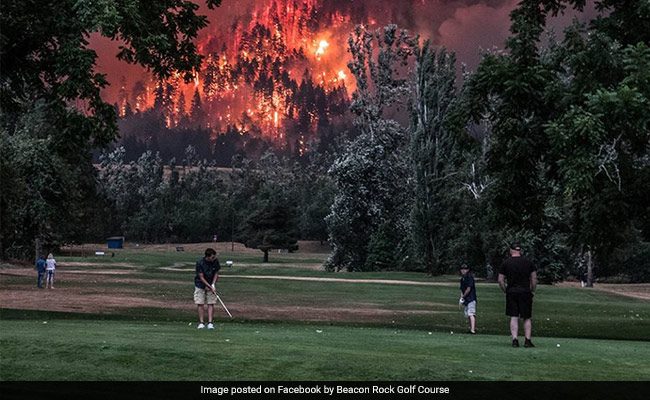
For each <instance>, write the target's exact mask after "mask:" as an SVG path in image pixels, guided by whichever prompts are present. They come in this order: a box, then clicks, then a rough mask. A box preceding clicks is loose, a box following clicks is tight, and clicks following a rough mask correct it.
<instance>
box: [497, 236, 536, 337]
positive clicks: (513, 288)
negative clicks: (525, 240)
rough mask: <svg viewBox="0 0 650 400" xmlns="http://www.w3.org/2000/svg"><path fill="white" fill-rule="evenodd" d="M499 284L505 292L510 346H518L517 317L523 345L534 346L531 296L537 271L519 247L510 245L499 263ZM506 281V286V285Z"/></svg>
mask: <svg viewBox="0 0 650 400" xmlns="http://www.w3.org/2000/svg"><path fill="white" fill-rule="evenodd" d="M498 280H499V286H500V287H501V290H503V292H504V293H505V294H506V315H508V316H509V317H510V333H511V334H512V347H519V339H518V333H519V318H522V319H523V320H524V335H525V337H526V342H525V343H524V347H535V345H533V342H532V341H531V334H532V329H533V325H532V321H531V318H532V316H533V296H534V295H535V289H536V288H537V271H536V269H535V266H534V265H533V263H532V262H531V261H530V260H529V259H527V258H526V257H523V256H522V255H521V247H520V246H519V245H518V244H513V245H512V246H511V247H510V258H508V259H507V260H505V261H504V262H503V264H501V269H500V270H499V278H498ZM506 283H507V286H506Z"/></svg>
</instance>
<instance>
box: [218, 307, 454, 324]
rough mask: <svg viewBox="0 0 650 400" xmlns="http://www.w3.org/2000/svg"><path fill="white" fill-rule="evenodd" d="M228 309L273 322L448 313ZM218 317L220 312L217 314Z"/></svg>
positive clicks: (371, 319) (388, 318) (377, 319)
mask: <svg viewBox="0 0 650 400" xmlns="http://www.w3.org/2000/svg"><path fill="white" fill-rule="evenodd" d="M228 309H229V310H230V312H231V313H232V314H233V316H235V317H242V316H245V318H251V319H272V320H300V321H323V322H328V321H332V322H333V321H337V322H390V321H391V319H393V318H396V317H403V316H406V315H413V314H424V315H433V314H441V313H447V312H448V311H429V310H386V309H378V308H346V307H305V306H295V307H277V306H258V305H251V304H236V305H233V306H232V307H231V306H230V305H228ZM217 315H218V312H217Z"/></svg>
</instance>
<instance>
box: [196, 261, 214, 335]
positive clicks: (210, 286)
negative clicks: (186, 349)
mask: <svg viewBox="0 0 650 400" xmlns="http://www.w3.org/2000/svg"><path fill="white" fill-rule="evenodd" d="M220 269H221V265H220V264H219V260H218V259H217V252H216V251H215V250H214V249H211V248H210V249H206V250H205V257H203V258H202V259H200V260H199V261H197V262H196V276H195V277H194V303H195V304H196V306H197V308H198V311H199V327H198V328H199V329H203V328H205V324H204V323H203V321H204V313H205V312H204V309H203V305H204V304H207V306H208V329H214V325H213V324H212V317H213V316H214V305H215V304H216V303H217V291H216V290H215V284H216V283H217V280H218V279H219V270H220Z"/></svg>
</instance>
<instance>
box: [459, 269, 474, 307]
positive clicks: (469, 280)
mask: <svg viewBox="0 0 650 400" xmlns="http://www.w3.org/2000/svg"><path fill="white" fill-rule="evenodd" d="M468 287H470V288H472V289H471V290H470V291H469V293H468V294H467V296H465V304H469V303H471V302H473V301H475V300H476V286H475V285H474V276H473V275H472V274H471V273H469V272H468V273H467V274H465V276H463V277H462V278H460V291H461V292H463V293H465V290H467V288H468Z"/></svg>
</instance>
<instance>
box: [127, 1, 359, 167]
mask: <svg viewBox="0 0 650 400" xmlns="http://www.w3.org/2000/svg"><path fill="white" fill-rule="evenodd" d="M255 3H256V6H255V9H254V10H253V11H252V12H251V14H250V19H246V20H241V21H237V22H235V24H234V25H232V26H230V27H229V28H227V29H225V28H217V29H215V30H214V31H212V32H209V33H208V34H207V36H205V37H203V38H202V39H200V40H199V41H198V43H197V49H199V52H200V53H201V54H202V55H203V56H205V59H204V62H203V65H202V69H201V72H200V73H198V74H195V75H194V77H193V78H194V79H193V80H192V81H191V82H189V83H184V82H183V81H182V79H181V78H180V76H174V77H173V78H172V79H170V80H167V81H164V82H156V81H154V80H153V79H151V77H148V78H146V79H142V80H141V81H139V82H137V83H138V84H139V85H140V86H139V87H141V88H142V90H139V91H136V90H135V86H137V85H134V89H132V90H131V92H130V93H128V90H127V88H124V90H123V92H124V94H123V96H122V100H120V102H119V105H120V115H122V116H123V115H124V114H125V111H124V110H125V106H126V103H127V102H128V101H129V100H131V103H130V104H134V105H135V108H136V110H137V111H145V110H147V109H156V107H158V111H159V112H160V113H161V116H162V118H163V121H164V122H165V125H166V126H167V127H168V128H175V127H177V126H180V124H181V123H183V122H182V121H183V115H184V116H185V117H186V118H185V121H187V120H188V119H189V120H190V121H191V122H192V123H195V124H199V125H200V126H203V127H206V126H207V127H208V128H209V129H213V131H214V132H217V133H222V132H225V131H226V130H227V128H228V127H234V128H235V129H236V130H237V131H238V132H239V133H240V134H241V135H243V134H244V132H257V133H256V135H259V136H261V137H263V138H265V139H270V140H271V141H273V142H275V143H280V144H281V145H285V144H286V143H289V144H290V145H291V146H294V143H295V144H296V145H297V146H299V148H300V154H302V149H303V148H306V147H307V146H308V144H309V141H310V140H311V139H312V138H314V137H315V135H316V134H317V129H318V127H319V126H325V125H323V124H328V123H330V119H332V118H342V116H343V115H344V113H346V112H347V110H348V105H347V104H348V102H349V97H348V90H349V89H350V88H348V87H346V85H347V84H352V85H353V84H354V82H353V81H352V80H350V82H346V78H347V75H346V73H345V71H344V68H345V66H346V64H347V61H348V60H347V53H346V52H345V48H344V47H338V46H333V45H331V44H330V43H340V42H342V41H341V40H339V39H341V38H342V37H343V36H345V37H347V35H348V34H349V32H350V30H351V28H352V26H353V22H352V20H351V17H350V16H349V15H344V14H342V13H341V12H338V11H337V12H335V13H332V14H327V15H325V14H324V13H320V12H319V11H320V9H319V2H318V1H317V0H301V1H300V2H298V5H296V2H294V1H284V0H260V1H259V2H255ZM324 26H327V27H328V28H327V29H326V30H325V29H322V27H324ZM326 51H327V57H325V52H326ZM316 63H318V65H317V66H316ZM145 87H146V90H145V89H144V88H145ZM181 93H182V94H183V96H184V100H183V103H182V107H181V105H180V104H179V100H180V95H181ZM163 97H164V100H162V101H161V100H160V99H161V98H163ZM161 105H162V106H161ZM197 107H199V108H200V109H201V112H199V113H197V114H195V111H196V110H195V109H196V108H197ZM183 108H184V109H183ZM332 109H334V110H335V111H332ZM197 118H202V120H201V121H199V120H196V119H197ZM185 123H186V122H185ZM291 129H293V130H294V133H293V136H291V134H289V133H288V132H289V130H291ZM295 131H298V132H299V135H296V134H295ZM285 138H286V141H285Z"/></svg>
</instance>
